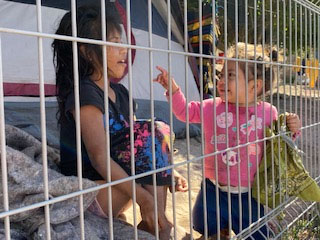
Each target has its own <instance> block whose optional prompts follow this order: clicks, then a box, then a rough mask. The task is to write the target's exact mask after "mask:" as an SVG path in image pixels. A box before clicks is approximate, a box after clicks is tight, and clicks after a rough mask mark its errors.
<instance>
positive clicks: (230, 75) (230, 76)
mask: <svg viewBox="0 0 320 240" xmlns="http://www.w3.org/2000/svg"><path fill="white" fill-rule="evenodd" d="M235 77H236V74H235V73H233V72H231V73H228V78H235Z"/></svg>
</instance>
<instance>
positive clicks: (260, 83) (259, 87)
mask: <svg viewBox="0 0 320 240" xmlns="http://www.w3.org/2000/svg"><path fill="white" fill-rule="evenodd" d="M256 90H257V96H260V95H261V93H262V91H263V80H262V79H257V81H256Z"/></svg>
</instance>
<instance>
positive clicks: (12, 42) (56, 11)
mask: <svg viewBox="0 0 320 240" xmlns="http://www.w3.org/2000/svg"><path fill="white" fill-rule="evenodd" d="M70 2H71V1H66V0H55V1H54V0H42V1H41V4H42V7H41V13H42V32H43V33H45V34H53V33H54V32H55V30H56V29H57V27H58V24H59V21H60V19H61V18H62V16H63V15H64V14H65V13H66V11H67V10H69V9H70ZM76 2H77V4H78V5H82V4H85V3H90V4H92V3H93V2H97V3H99V4H100V0H77V1H76ZM106 2H107V4H111V5H113V6H114V7H115V9H116V11H118V13H119V15H120V17H121V20H122V21H123V22H124V26H126V1H125V0H115V1H111V2H112V3H109V2H108V0H106ZM171 2H172V5H173V6H176V5H177V4H178V1H177V0H176V1H171ZM130 3H131V6H130V7H131V27H132V36H131V41H132V44H134V45H136V46H143V47H149V33H148V1H147V0H141V1H130ZM152 3H153V7H152V24H153V25H152V47H154V48H157V49H161V50H167V49H168V45H169V42H168V39H167V18H166V15H167V14H166V9H167V8H166V1H164V0H163V1H158V0H153V1H152ZM35 4H36V1H35V0H0V16H1V21H0V28H7V29H16V30H21V31H28V32H37V11H36V5H35ZM108 6H109V5H108ZM172 11H173V10H172ZM175 15H176V14H172V15H171V22H172V24H171V25H172V35H171V39H172V40H171V44H170V45H171V50H173V51H177V52H183V51H184V48H183V45H182V40H183V37H182V36H183V35H182V34H181V32H180V29H181V26H180V25H179V24H180V21H176V19H177V16H175ZM124 33H125V31H124ZM51 43H52V38H43V60H44V61H43V67H44V81H45V93H46V95H47V96H54V95H55V92H56V89H55V73H54V66H53V60H52V59H53V53H52V49H51ZM1 47H2V49H1V50H2V70H3V80H4V93H5V96H35V97H37V96H38V95H39V85H38V84H39V63H38V38H37V37H36V36H27V35H21V34H12V33H2V34H1ZM132 55H133V65H132V83H133V84H132V86H133V88H132V93H133V97H134V98H135V99H136V100H137V103H138V104H139V106H138V111H137V117H138V118H146V119H147V118H150V116H151V115H150V86H151V85H152V86H153V92H154V100H155V117H156V118H158V119H161V120H164V121H167V122H169V119H170V118H169V116H170V114H169V105H168V103H167V101H166V98H165V96H164V94H163V93H164V91H163V89H162V87H161V86H160V85H159V84H155V83H153V82H152V79H150V72H149V69H150V68H149V64H150V63H149V52H148V51H146V50H133V51H132ZM152 55H153V58H152V64H153V65H152V71H153V77H155V76H156V75H157V74H158V72H157V70H156V68H155V66H157V65H160V66H162V67H164V68H167V69H168V54H167V53H165V52H161V51H153V53H152ZM184 65H185V57H184V56H183V55H181V54H171V74H172V76H174V77H175V80H176V81H177V82H178V83H179V85H180V87H181V89H182V90H184V89H185V79H186V74H187V78H188V89H189V99H190V100H199V92H198V89H197V86H196V83H195V81H194V77H193V74H192V72H191V68H190V66H188V67H187V69H186V70H185V68H184ZM121 83H122V84H124V85H125V86H126V87H128V86H129V81H128V76H127V75H126V76H125V77H124V78H123V79H122V80H121ZM10 101H11V100H10V99H9V100H7V102H6V106H9V105H10V107H12V106H13V105H14V104H13V105H12V104H11V103H10ZM28 101H29V100H28V99H27V100H24V102H28ZM8 104H9V105H8ZM22 118H23V116H22ZM9 124H13V125H14V122H9ZM173 127H174V131H175V132H176V134H177V137H179V132H180V133H182V135H183V134H184V129H185V124H182V123H181V122H179V121H178V120H176V119H174V123H173ZM199 132H200V131H199V128H197V127H195V126H194V125H192V126H191V135H197V134H199Z"/></svg>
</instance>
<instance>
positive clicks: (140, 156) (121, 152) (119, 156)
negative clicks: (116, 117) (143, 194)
mask: <svg viewBox="0 0 320 240" xmlns="http://www.w3.org/2000/svg"><path fill="white" fill-rule="evenodd" d="M154 130H155V135H154V155H155V160H154V161H153V155H152V134H151V121H136V122H134V126H133V138H134V141H133V155H134V156H133V159H134V171H133V170H132V167H131V166H132V163H131V162H132V160H131V144H130V127H128V128H125V129H122V130H120V132H121V137H119V134H120V132H117V140H116V142H115V141H112V143H111V146H112V147H111V151H110V154H111V157H112V158H113V160H114V161H116V162H117V163H118V164H119V165H120V166H121V167H122V168H123V169H124V170H125V171H126V172H127V174H128V175H129V176H132V175H133V174H134V175H137V174H140V173H145V172H148V171H151V170H153V169H155V168H156V169H159V168H162V167H167V166H169V165H170V164H171V156H170V127H169V126H168V125H167V124H165V123H164V122H161V121H155V124H154ZM111 139H112V138H111ZM154 166H155V167H154ZM171 172H172V170H171V169H166V170H163V171H160V172H158V173H156V179H157V185H158V186H161V185H170V184H171ZM136 181H137V182H138V183H140V184H146V185H149V184H153V178H152V174H151V175H148V176H145V177H141V178H137V179H136Z"/></svg>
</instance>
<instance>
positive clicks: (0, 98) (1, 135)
mask: <svg viewBox="0 0 320 240" xmlns="http://www.w3.org/2000/svg"><path fill="white" fill-rule="evenodd" d="M1 39H2V35H1V34H0V144H1V175H2V193H3V208H4V211H9V194H8V173H7V150H6V133H5V120H4V94H3V72H2V71H3V70H2V66H3V64H2V45H1ZM4 226H5V236H6V240H10V239H11V237H10V218H9V216H5V219H4Z"/></svg>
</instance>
